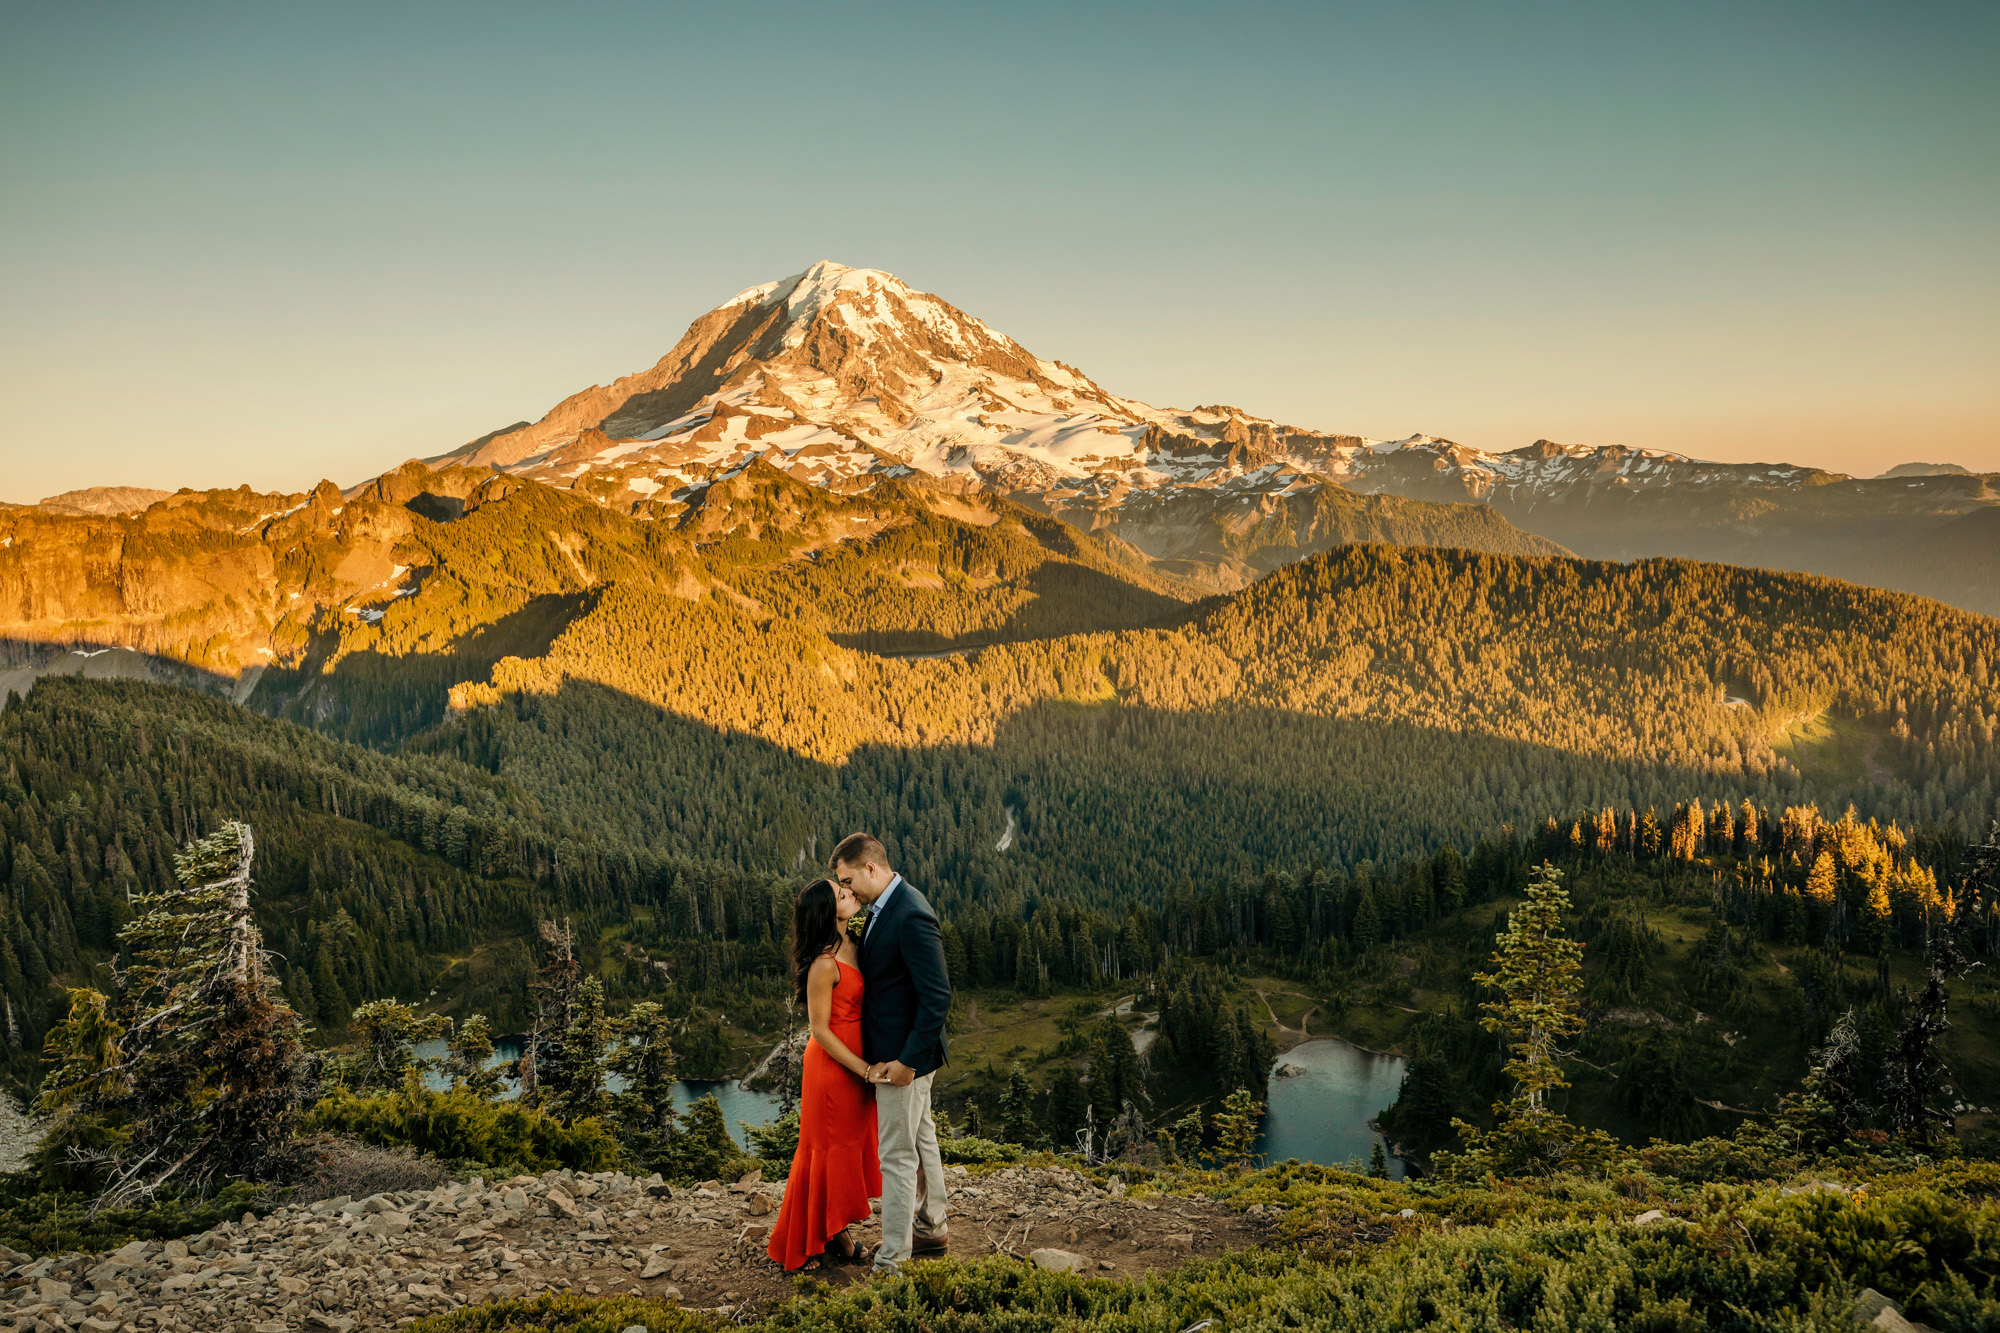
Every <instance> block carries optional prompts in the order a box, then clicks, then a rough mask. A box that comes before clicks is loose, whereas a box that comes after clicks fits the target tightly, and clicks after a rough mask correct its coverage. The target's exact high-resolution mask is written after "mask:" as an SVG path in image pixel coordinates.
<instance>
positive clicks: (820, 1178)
mask: <svg viewBox="0 0 2000 1333" xmlns="http://www.w3.org/2000/svg"><path fill="white" fill-rule="evenodd" d="M792 984H793V987H794V990H795V992H796V994H797V996H798V998H799V1000H801V1001H802V1002H803V1003H804V1004H805V1008H806V1015H807V1018H808V1019H809V1021H810V1022H811V1025H812V1038H811V1040H809V1041H808V1042H807V1043H806V1051H805V1064H804V1071H803V1074H802V1077H801V1079H800V1084H799V1147H798V1152H797V1153H796V1154H795V1155H794V1156H793V1158H792V1169H791V1174H790V1175H789V1176H787V1177H786V1179H785V1201H784V1204H783V1205H782V1206H781V1207H780V1208H779V1210H778V1221H777V1225H775V1226H773V1227H772V1228H771V1240H770V1244H769V1246H768V1247H767V1252H768V1253H769V1254H770V1256H771V1258H772V1259H774V1260H776V1261H777V1262H778V1263H780V1264H782V1265H784V1266H785V1268H786V1269H795V1268H800V1267H802V1266H804V1265H805V1264H806V1263H808V1262H812V1261H817V1262H818V1263H819V1264H820V1265H821V1266H826V1265H829V1264H833V1263H850V1264H869V1265H872V1266H873V1267H874V1268H875V1269H876V1270H877V1271H880V1272H889V1273H893V1272H895V1271H896V1269H897V1267H898V1265H900V1264H902V1263H904V1262H906V1261H907V1260H909V1259H910V1258H911V1257H912V1256H916V1255H936V1254H943V1253H944V1252H945V1250H946V1246H947V1242H946V1240H945V1188H944V1166H943V1164H942V1163H941V1162H940V1161H939V1159H938V1139H937V1126H936V1124H935V1123H933V1122H932V1120H931V1078H932V1076H933V1075H934V1074H936V1072H937V1070H938V1068H939V1067H940V1066H941V1065H943V1064H944V1062H945V1039H944V1022H945V1015H946V1014H947V1013H949V1012H950V1010H951V979H950V977H948V976H947V975H946V974H945V966H944V939H943V936H942V935H941V934H940V933H939V930H938V919H937V913H936V912H934V911H932V910H931V905H930V903H929V902H928V901H926V900H925V898H924V895H923V894H921V893H919V892H918V891H917V889H916V887H915V886H914V885H912V884H911V883H910V882H909V881H908V880H906V879H904V878H903V877H902V876H901V875H899V874H897V873H896V872H895V871H894V870H892V869H890V868H889V855H888V853H887V851H885V850H884V849H883V846H882V844H881V842H880V841H878V840H877V839H876V838H874V837H873V836H871V835H869V834H866V833H853V834H849V835H848V836H847V837H846V838H843V839H842V840H841V843H840V845H839V846H838V847H836V848H834V849H833V859H832V863H831V873H830V874H829V875H828V876H827V877H826V878H824V879H816V880H814V881H813V882H812V883H810V884H808V885H806V887H805V888H804V889H802V890H800V892H799V899H798V903H797V905H796V906H795V907H794V908H793V910H792ZM878 1195H879V1196H880V1197H881V1200H882V1242H881V1244H880V1245H879V1246H877V1247H876V1248H874V1249H872V1250H871V1249H869V1248H868V1247H867V1246H865V1245H863V1244H862V1243H861V1241H859V1240H858V1239H856V1238H855V1237H854V1236H851V1235H849V1234H848V1232H847V1228H848V1227H849V1226H850V1225H851V1224H853V1223H856V1222H865V1221H866V1220H867V1219H868V1217H869V1214H870V1211H871V1210H870V1208H869V1200H870V1199H871V1198H874V1197H876V1196H878Z"/></svg>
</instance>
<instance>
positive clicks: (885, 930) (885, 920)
mask: <svg viewBox="0 0 2000 1333" xmlns="http://www.w3.org/2000/svg"><path fill="white" fill-rule="evenodd" d="M861 979H862V983H863V991H862V996H861V1058H862V1059H863V1060H866V1061H867V1062H868V1063H869V1064H871V1065H872V1064H880V1063H881V1062H882V1061H884V1060H900V1061H902V1062H903V1063H904V1064H906V1065H908V1066H909V1067H910V1068H911V1069H914V1070H916V1071H917V1077H918V1078H922V1077H923V1076H924V1075H925V1074H929V1073H933V1072H935V1071H936V1070H937V1068H938V1066H940V1065H942V1064H944V1063H945V1059H946V1054H945V1040H944V1020H945V1016H946V1015H947V1014H949V1013H950V1012H951V978H950V977H949V976H948V975H946V973H945V966H944V936H943V935H942V934H941V933H940V932H939V930H938V919H937V913H936V912H934V911H932V910H931V905H930V903H929V902H928V901H927V900H926V899H925V898H924V895H923V894H921V893H918V892H917V890H916V886H915V885H913V884H911V883H910V881H909V880H907V879H906V880H904V881H903V882H902V883H901V884H898V885H897V886H896V891H895V892H894V893H893V894H891V895H890V896H889V903H888V906H886V907H884V908H883V909H882V913H881V915H880V916H878V917H877V918H876V919H875V923H874V924H873V925H872V926H870V927H869V929H868V933H867V935H866V936H865V937H864V938H863V939H862V941H861Z"/></svg>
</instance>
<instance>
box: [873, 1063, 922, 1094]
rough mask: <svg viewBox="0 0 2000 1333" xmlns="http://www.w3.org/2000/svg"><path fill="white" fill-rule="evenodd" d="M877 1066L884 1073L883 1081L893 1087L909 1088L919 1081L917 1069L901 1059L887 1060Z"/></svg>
mask: <svg viewBox="0 0 2000 1333" xmlns="http://www.w3.org/2000/svg"><path fill="white" fill-rule="evenodd" d="M877 1068H878V1069H879V1070H880V1072H881V1075H882V1078H881V1081H882V1082H884V1083H887V1084H888V1085H889V1086H890V1087H892V1088H907V1087H909V1086H910V1085H911V1084H912V1083H915V1082H916V1081H917V1071H916V1070H914V1069H912V1068H910V1067H909V1066H908V1065H906V1064H904V1063H903V1062H902V1061H901V1060H885V1061H883V1062H882V1064H881V1065H879V1066H877Z"/></svg>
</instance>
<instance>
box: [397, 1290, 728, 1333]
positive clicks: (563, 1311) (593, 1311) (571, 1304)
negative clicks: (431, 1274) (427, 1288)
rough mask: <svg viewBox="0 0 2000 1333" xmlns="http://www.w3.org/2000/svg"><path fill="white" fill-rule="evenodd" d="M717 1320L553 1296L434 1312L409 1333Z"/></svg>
mask: <svg viewBox="0 0 2000 1333" xmlns="http://www.w3.org/2000/svg"><path fill="white" fill-rule="evenodd" d="M716 1327H717V1325H716V1323H715V1321H714V1320H712V1319H709V1318H706V1317H704V1316H702V1315H697V1314H691V1313H689V1312H688V1311H686V1310H683V1309H681V1308H680V1307H679V1306H678V1305H675V1304H674V1303H673V1302H672V1301H649V1300H644V1299H642V1298H640V1297H637V1296H607V1297H604V1298H602V1299H592V1298H589V1297H585V1296H573V1295H570V1294H568V1293H560V1294H558V1293H553V1292H552V1293H548V1294H546V1295H542V1296H538V1297H536V1298H535V1299H533V1300H518V1301H495V1302H494V1303H493V1304H491V1305H472V1306H466V1307H465V1308H463V1309H459V1310H453V1311H451V1312H450V1313H448V1314H434V1315H432V1316H430V1317H429V1318H428V1319H419V1320H418V1321H417V1322H416V1323H414V1324H412V1325H410V1329H409V1333H552V1331H553V1330H558V1329H559V1330H561V1333H626V1330H627V1329H631V1328H643V1329H645V1330H646V1333H695V1331H696V1330H700V1333H713V1330H714V1329H715V1328H716Z"/></svg>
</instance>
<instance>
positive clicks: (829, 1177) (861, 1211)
mask: <svg viewBox="0 0 2000 1333" xmlns="http://www.w3.org/2000/svg"><path fill="white" fill-rule="evenodd" d="M834 961H835V962H839V960H838V959H836V960H834ZM827 1026H828V1027H829V1028H831V1029H832V1030H833V1035H834V1036H836V1037H839V1038H840V1039H841V1040H842V1041H843V1042H846V1043H847V1049H848V1050H850V1051H857V1052H858V1051H859V1050H860V1049H861V973H860V971H859V969H857V968H854V967H850V966H849V965H848V964H846V963H840V980H839V981H838V982H836V983H835V985H834V988H833V1012H832V1013H831V1014H830V1015H828V1021H827ZM881 1192H882V1163H881V1159H880V1158H879V1157H878V1156H877V1155H876V1146H875V1089H874V1088H873V1087H871V1086H870V1085H869V1084H867V1083H865V1082H863V1081H862V1079H861V1078H860V1077H859V1076H858V1075H856V1074H853V1073H850V1072H849V1071H848V1070H847V1069H845V1068H843V1067H842V1066H841V1065H840V1063H839V1062H838V1061H836V1060H835V1059H834V1058H833V1057H832V1056H830V1055H828V1054H827V1053H826V1052H825V1051H823V1050H821V1049H820V1045H819V1042H817V1041H808V1042H806V1055H805V1068H804V1071H803V1073H802V1074H801V1076H800V1079H799V1151H798V1154H797V1155H796V1156H795V1157H793V1158H792V1171H791V1174H790V1175H789V1176H787V1177H786V1178H785V1202H784V1204H783V1206H781V1207H780V1208H779V1209H778V1224H777V1225H776V1226H774V1227H772V1228H771V1242H770V1244H769V1245H768V1246H767V1247H766V1252H767V1253H769V1254H770V1256H771V1258H773V1259H775V1260H776V1261H777V1262H779V1263H781V1264H783V1265H784V1266H785V1267H786V1268H787V1269H793V1268H798V1267H800V1266H801V1265H803V1264H804V1263H805V1261H806V1260H808V1259H810V1258H812V1257H813V1256H814V1255H816V1254H824V1253H825V1252H826V1240H827V1237H829V1236H836V1235H839V1234H840V1229H841V1228H842V1227H844V1226H847V1225H848V1224H849V1223H851V1222H861V1221H865V1220H867V1218H868V1216H869V1212H870V1210H869V1207H868V1201H869V1200H870V1199H871V1198H874V1197H875V1196H877V1195H879V1194H881Z"/></svg>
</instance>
